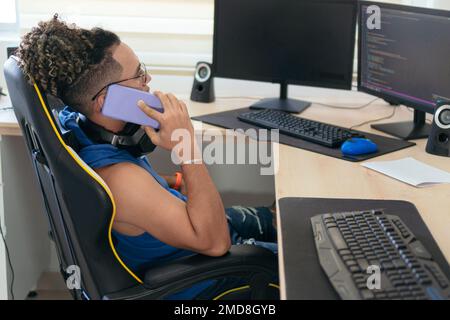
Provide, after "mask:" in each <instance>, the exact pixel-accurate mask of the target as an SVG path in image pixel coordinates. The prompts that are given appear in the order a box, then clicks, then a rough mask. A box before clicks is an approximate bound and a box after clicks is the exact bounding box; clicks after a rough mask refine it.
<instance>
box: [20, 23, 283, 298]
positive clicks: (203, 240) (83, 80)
mask: <svg viewBox="0 0 450 320" xmlns="http://www.w3.org/2000/svg"><path fill="white" fill-rule="evenodd" d="M18 55H19V58H20V59H21V67H22V69H23V70H24V72H25V74H26V75H27V76H28V77H29V79H30V81H32V82H33V81H34V82H36V83H37V84H38V85H40V87H41V88H42V89H44V90H46V91H47V92H48V93H51V94H53V95H55V96H58V97H59V98H61V99H62V100H63V101H64V103H65V104H66V105H67V106H68V107H66V109H65V110H64V111H62V112H61V113H60V116H59V118H60V121H61V123H62V125H63V126H64V127H66V128H67V129H76V130H74V132H76V133H77V138H78V140H79V141H80V143H81V144H82V149H81V151H80V156H81V157H82V158H83V160H85V162H86V163H87V164H88V165H90V166H91V167H92V168H93V169H94V170H95V171H96V172H97V173H98V174H99V175H100V176H101V177H102V178H103V180H105V182H106V183H107V184H108V186H109V188H110V189H111V191H112V193H113V196H114V199H115V203H116V206H117V215H116V217H115V220H114V225H113V229H114V236H115V238H116V240H117V245H116V248H117V251H118V253H119V255H120V257H121V259H122V260H123V261H124V262H125V263H126V264H127V265H128V266H129V267H130V268H131V269H132V270H134V271H135V272H139V271H140V270H142V269H145V267H146V266H148V265H149V264H152V263H155V262H158V263H161V262H163V261H169V260H172V259H176V258H179V257H182V256H186V255H191V254H195V253H200V254H204V255H209V256H221V255H223V254H225V253H226V252H227V251H228V249H229V248H230V245H231V244H239V243H253V244H256V245H261V246H264V247H266V248H269V249H271V250H272V251H274V252H276V243H275V242H276V231H275V229H274V227H273V224H272V221H273V212H271V210H269V209H268V208H266V207H260V208H244V207H233V208H228V209H224V207H223V204H222V201H221V198H220V195H219V193H218V192H217V189H216V187H215V186H214V183H213V181H212V180H211V177H210V176H209V174H208V171H207V169H206V167H205V165H204V164H202V163H198V162H197V161H195V160H196V159H195V158H194V156H193V155H194V152H193V153H192V156H189V155H185V157H184V158H183V162H182V164H181V171H182V175H183V178H184V187H185V188H184V189H185V190H186V195H183V194H181V193H180V192H177V191H176V190H174V189H173V188H171V186H173V185H174V183H175V182H174V178H172V177H165V178H162V177H161V176H159V175H158V174H157V173H156V172H155V171H154V170H153V169H152V168H151V165H150V163H149V162H148V161H147V159H145V158H138V157H133V156H132V155H131V154H130V153H128V152H127V151H124V150H121V149H118V148H116V147H115V146H113V145H105V144H98V143H95V141H93V140H92V139H91V137H90V136H89V135H88V134H87V132H84V131H83V125H82V124H83V123H84V122H85V121H90V122H92V123H94V124H95V125H97V126H100V127H102V128H104V129H106V130H108V131H109V132H112V133H120V132H121V131H122V130H123V129H124V127H125V126H126V123H125V122H124V121H119V120H114V119H111V118H108V117H105V116H104V115H103V114H102V113H101V109H102V106H103V104H104V101H105V94H106V91H107V88H108V86H109V85H111V84H112V83H115V84H119V85H122V86H127V87H131V88H135V89H139V90H143V91H149V90H150V88H149V86H148V83H149V82H150V80H151V77H150V75H148V73H147V70H146V69H145V66H144V65H143V64H142V63H140V62H139V60H138V58H137V56H136V55H135V53H134V52H133V50H131V48H130V47H128V46H127V45H126V44H125V43H123V42H121V41H120V39H119V38H118V36H117V35H115V34H114V33H112V32H109V31H105V30H102V29H99V28H94V29H92V30H85V29H81V28H78V27H76V26H74V25H70V26H68V25H67V24H65V23H64V22H62V21H60V20H59V19H58V17H57V16H56V15H55V16H54V17H53V19H52V20H50V21H48V22H41V23H39V24H38V26H37V27H35V28H33V29H32V30H31V32H29V33H28V34H26V35H25V36H24V37H23V41H22V43H21V44H20V48H19V52H18ZM154 94H155V95H156V96H157V97H158V98H159V99H160V100H161V103H162V105H163V107H164V113H159V112H157V111H154V110H153V109H151V108H149V107H148V106H146V105H145V104H144V103H143V102H142V101H141V102H139V103H138V104H139V106H140V107H141V109H142V110H143V111H144V112H145V113H146V114H147V115H148V116H149V117H152V118H154V119H155V120H157V121H158V122H159V123H160V130H159V131H158V132H155V131H154V130H153V129H151V128H149V127H147V128H145V131H146V133H147V135H148V136H149V137H150V139H151V141H152V142H153V144H154V145H156V146H157V147H161V148H164V149H166V150H169V151H171V150H172V149H173V148H174V146H175V145H176V143H177V142H174V141H172V140H171V134H172V132H173V131H174V130H175V129H183V130H184V131H185V132H187V133H188V134H189V135H190V137H192V139H191V142H190V145H191V148H192V150H193V151H195V150H196V149H195V148H196V147H197V145H196V143H195V141H194V139H193V137H194V130H193V127H192V124H191V121H190V118H189V115H188V111H187V108H186V105H185V104H184V102H182V101H180V100H178V99H177V98H176V97H175V96H174V95H173V94H170V93H169V94H164V93H162V92H158V91H156V92H154ZM80 119H81V120H80ZM80 122H81V123H80ZM186 156H187V157H186ZM208 286H211V283H208V284H200V285H197V286H194V287H193V288H192V290H191V291H189V292H187V293H186V292H184V293H183V294H184V295H183V294H182V295H181V296H180V297H182V298H193V297H196V296H197V295H198V294H199V293H200V292H202V291H203V290H204V289H205V288H207V287H208Z"/></svg>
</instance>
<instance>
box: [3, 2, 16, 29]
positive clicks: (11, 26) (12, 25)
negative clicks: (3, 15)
mask: <svg viewBox="0 0 450 320" xmlns="http://www.w3.org/2000/svg"><path fill="white" fill-rule="evenodd" d="M12 2H14V5H15V8H16V22H14V23H7V22H1V21H0V32H1V31H16V30H18V29H19V25H20V24H19V1H18V0H12ZM0 8H1V3H0Z"/></svg>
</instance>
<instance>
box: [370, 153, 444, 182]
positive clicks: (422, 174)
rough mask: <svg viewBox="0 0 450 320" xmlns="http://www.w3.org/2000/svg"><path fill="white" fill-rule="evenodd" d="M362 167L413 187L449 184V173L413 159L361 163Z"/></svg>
mask: <svg viewBox="0 0 450 320" xmlns="http://www.w3.org/2000/svg"><path fill="white" fill-rule="evenodd" d="M362 166H364V167H366V168H369V169H372V170H375V171H378V172H381V173H383V174H385V175H387V176H390V177H392V178H394V179H397V180H400V181H402V182H405V183H408V184H410V185H413V186H415V187H426V186H429V185H434V184H440V183H450V173H448V172H446V171H443V170H440V169H437V168H435V167H432V166H430V165H427V164H425V163H423V162H420V161H417V160H416V159H414V158H404V159H400V160H394V161H379V162H367V163H363V164H362Z"/></svg>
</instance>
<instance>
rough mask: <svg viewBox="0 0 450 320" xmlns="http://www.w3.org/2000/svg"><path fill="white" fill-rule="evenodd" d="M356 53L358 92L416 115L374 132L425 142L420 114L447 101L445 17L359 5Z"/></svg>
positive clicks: (449, 16)
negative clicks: (409, 120)
mask: <svg viewBox="0 0 450 320" xmlns="http://www.w3.org/2000/svg"><path fill="white" fill-rule="evenodd" d="M377 19H379V22H380V23H377V21H376V20H377ZM358 51H359V68H358V69H359V77H358V78H359V80H358V87H359V90H360V91H364V92H367V93H370V94H372V95H375V96H378V97H381V98H383V99H385V100H387V101H389V102H391V103H393V104H402V105H406V106H408V107H412V108H414V109H415V119H414V122H403V123H390V124H377V125H373V127H374V128H376V129H379V130H381V131H384V132H387V133H389V134H391V135H394V136H397V137H400V138H403V139H408V140H409V139H417V138H424V137H426V136H427V135H428V132H429V126H428V125H427V124H426V123H425V113H426V112H427V113H433V112H434V109H435V106H436V101H437V100H440V99H441V100H450V63H449V61H450V12H449V11H443V10H435V9H426V8H418V7H411V6H403V5H394V4H386V3H379V2H371V1H362V2H361V4H360V8H359V50H358Z"/></svg>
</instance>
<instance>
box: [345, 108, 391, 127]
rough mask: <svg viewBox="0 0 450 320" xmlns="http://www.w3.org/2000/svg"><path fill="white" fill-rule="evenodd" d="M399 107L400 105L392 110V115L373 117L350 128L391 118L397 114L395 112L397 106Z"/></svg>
mask: <svg viewBox="0 0 450 320" xmlns="http://www.w3.org/2000/svg"><path fill="white" fill-rule="evenodd" d="M398 107H399V106H394V107H393V110H392V113H391V114H390V115H388V116H385V117H381V118H377V119H372V120H367V121H364V122H361V123H358V124H355V125H354V126H351V127H350V130H353V129H354V128H358V127H362V126H363V125H366V124H369V123H373V122H378V121H381V120H387V119H391V118H392V117H393V116H395V113H396V112H397V108H398Z"/></svg>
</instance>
